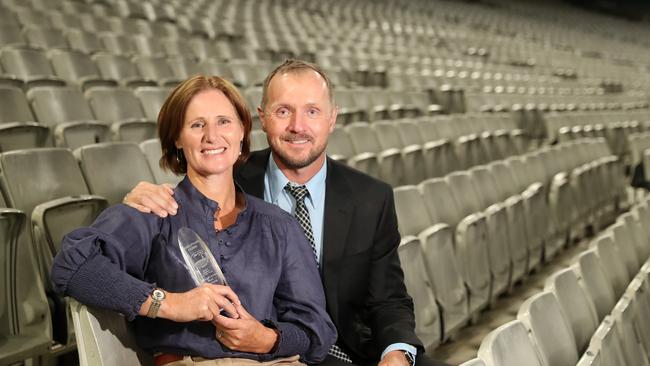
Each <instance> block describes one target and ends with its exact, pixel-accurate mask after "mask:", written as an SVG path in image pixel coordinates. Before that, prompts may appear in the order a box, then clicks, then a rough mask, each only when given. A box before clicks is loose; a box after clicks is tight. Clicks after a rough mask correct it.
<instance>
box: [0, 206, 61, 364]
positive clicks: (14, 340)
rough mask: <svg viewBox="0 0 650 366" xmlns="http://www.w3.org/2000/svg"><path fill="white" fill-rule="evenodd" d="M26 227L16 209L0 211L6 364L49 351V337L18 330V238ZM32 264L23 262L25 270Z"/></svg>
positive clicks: (1, 331)
mask: <svg viewBox="0 0 650 366" xmlns="http://www.w3.org/2000/svg"><path fill="white" fill-rule="evenodd" d="M3 201H4V200H3ZM2 203H3V206H6V205H4V202H2ZM24 225H25V214H24V213H23V212H21V211H19V210H16V209H13V208H0V243H1V246H2V247H1V248H0V271H1V272H0V273H2V274H3V282H2V285H1V286H0V363H2V364H7V365H9V364H13V363H17V362H19V361H22V360H25V359H28V358H33V357H37V356H39V355H41V354H45V353H47V352H48V351H49V344H50V339H49V337H46V336H45V335H43V334H40V335H25V334H23V333H21V331H20V329H19V328H18V327H19V321H18V319H17V315H16V314H17V312H18V309H17V307H19V306H23V303H22V302H19V301H18V299H17V298H16V286H17V284H18V279H17V273H16V271H17V268H16V264H17V263H18V261H17V252H18V236H19V233H20V232H21V231H22V228H23V226H24ZM31 264H34V263H31ZM29 265H30V263H24V262H21V263H20V266H23V267H29ZM32 269H33V270H34V271H35V270H36V268H32Z"/></svg>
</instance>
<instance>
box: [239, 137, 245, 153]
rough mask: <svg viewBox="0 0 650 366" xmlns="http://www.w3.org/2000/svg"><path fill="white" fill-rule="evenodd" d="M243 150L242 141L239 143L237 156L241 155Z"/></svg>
mask: <svg viewBox="0 0 650 366" xmlns="http://www.w3.org/2000/svg"><path fill="white" fill-rule="evenodd" d="M243 149H244V140H242V141H240V142H239V155H241V151H242V150H243Z"/></svg>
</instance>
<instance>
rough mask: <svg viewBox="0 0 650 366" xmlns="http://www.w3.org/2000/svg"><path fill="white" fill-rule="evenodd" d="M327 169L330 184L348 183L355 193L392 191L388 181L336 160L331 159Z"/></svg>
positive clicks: (371, 193) (372, 193)
mask: <svg viewBox="0 0 650 366" xmlns="http://www.w3.org/2000/svg"><path fill="white" fill-rule="evenodd" d="M327 169H328V175H329V178H330V179H328V181H327V182H328V184H334V185H337V184H347V185H348V186H349V188H350V189H352V190H353V191H354V192H355V194H359V195H364V196H367V195H374V194H378V193H383V194H385V193H386V192H388V191H392V188H391V186H390V185H389V184H388V183H386V182H384V181H382V180H379V179H377V178H375V177H372V176H370V175H368V174H366V173H364V172H362V171H360V170H357V169H354V168H352V167H350V166H348V165H345V164H343V163H341V162H338V161H336V160H332V159H329V166H328V167H327Z"/></svg>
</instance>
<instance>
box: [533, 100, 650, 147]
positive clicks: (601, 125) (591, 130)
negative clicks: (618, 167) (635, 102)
mask: <svg viewBox="0 0 650 366" xmlns="http://www.w3.org/2000/svg"><path fill="white" fill-rule="evenodd" d="M649 118H650V114H649V113H648V111H647V110H639V111H620V112H580V113H555V114H548V115H546V116H545V118H544V123H545V124H546V131H547V133H548V136H547V140H548V141H549V142H555V141H564V140H569V139H573V138H580V137H583V136H602V137H605V138H606V139H607V141H608V143H609V144H610V147H611V148H612V149H613V152H614V153H615V154H617V155H619V156H622V155H625V154H627V153H628V149H629V147H628V138H627V136H628V135H629V134H630V133H635V132H643V131H645V130H647V129H648V126H647V122H648V120H649Z"/></svg>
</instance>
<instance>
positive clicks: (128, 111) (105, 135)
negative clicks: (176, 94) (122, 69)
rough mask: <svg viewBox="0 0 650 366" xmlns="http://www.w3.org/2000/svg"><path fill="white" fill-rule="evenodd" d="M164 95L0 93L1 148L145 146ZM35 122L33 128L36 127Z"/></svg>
mask: <svg viewBox="0 0 650 366" xmlns="http://www.w3.org/2000/svg"><path fill="white" fill-rule="evenodd" d="M168 94H169V89H164V88H157V87H141V88H138V89H136V91H135V93H134V92H133V91H131V90H130V89H123V88H115V87H95V88H91V89H89V90H87V91H86V93H85V94H84V93H82V92H81V91H80V90H78V89H77V88H74V87H65V86H59V87H48V86H40V87H34V88H32V89H30V90H29V91H28V92H27V94H26V95H25V94H24V93H23V92H22V90H20V89H18V88H15V87H0V95H1V97H0V105H1V106H2V107H1V108H0V148H1V149H2V151H8V150H13V149H17V148H27V147H40V146H51V145H52V142H51V141H50V137H49V135H48V128H49V129H51V135H52V136H53V137H54V142H55V144H56V145H57V146H64V147H70V148H76V147H78V146H82V145H87V144H92V143H96V142H102V141H108V140H110V139H114V140H125V141H144V140H146V139H149V138H152V137H154V134H155V131H156V124H155V122H154V121H155V120H157V116H158V111H159V109H160V107H161V106H162V103H163V102H164V100H165V99H166V97H167V95H168ZM36 122H38V123H36Z"/></svg>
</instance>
